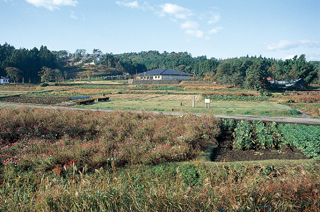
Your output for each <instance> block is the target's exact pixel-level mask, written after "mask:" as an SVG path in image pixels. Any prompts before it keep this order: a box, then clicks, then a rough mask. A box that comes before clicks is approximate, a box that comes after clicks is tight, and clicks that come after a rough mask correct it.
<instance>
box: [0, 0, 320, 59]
mask: <svg viewBox="0 0 320 212" xmlns="http://www.w3.org/2000/svg"><path fill="white" fill-rule="evenodd" d="M319 11H320V0H228V1H225V0H202V1H195V0H175V1H173V0H167V1H166V0H141V1H140V0H90V1H89V0H0V19H1V20H2V21H1V22H0V44H4V43H5V42H7V43H8V44H10V45H13V46H14V47H16V48H20V47H21V48H27V49H31V48H33V47H37V48H39V47H40V46H41V45H45V46H47V47H48V48H49V49H50V50H67V51H69V52H70V53H73V52H75V51H76V49H86V50H87V52H88V53H91V52H92V50H93V49H94V48H97V49H100V50H101V51H102V52H103V53H111V52H112V53H114V54H118V53H125V52H140V51H149V50H157V51H159V52H163V51H167V52H172V51H174V52H185V51H187V52H189V53H191V54H192V56H194V57H195V56H201V55H206V56H207V57H208V58H211V57H215V58H218V59H219V58H222V59H225V58H231V57H241V56H246V55H247V54H248V55H249V56H254V55H256V56H259V55H262V56H263V57H272V58H277V59H286V58H290V57H292V56H293V55H300V54H306V57H307V59H308V60H320V12H319Z"/></svg>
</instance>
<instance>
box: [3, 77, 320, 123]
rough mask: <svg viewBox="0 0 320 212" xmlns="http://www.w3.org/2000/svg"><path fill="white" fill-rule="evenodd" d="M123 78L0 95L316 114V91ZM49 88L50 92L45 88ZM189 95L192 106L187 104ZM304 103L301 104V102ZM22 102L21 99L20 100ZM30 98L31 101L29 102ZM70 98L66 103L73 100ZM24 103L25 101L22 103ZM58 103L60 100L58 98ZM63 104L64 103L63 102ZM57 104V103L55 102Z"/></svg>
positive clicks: (121, 105)
mask: <svg viewBox="0 0 320 212" xmlns="http://www.w3.org/2000/svg"><path fill="white" fill-rule="evenodd" d="M125 83H126V81H125V80H120V81H117V80H113V81H111V80H98V81H95V80H92V81H91V82H88V81H87V80H82V81H79V80H77V81H75V82H72V81H66V82H64V83H49V86H47V87H40V86H38V87H37V85H28V87H26V86H24V85H22V84H20V85H14V86H13V85H12V86H1V87H0V97H1V96H2V97H5V96H10V95H14V94H22V96H27V97H38V98H43V97H45V98H58V97H66V98H67V97H71V96H91V97H92V98H97V97H101V96H104V95H105V96H109V97H110V101H109V102H106V103H95V104H93V105H87V106H81V107H86V108H101V109H118V110H146V111H160V112H161V111H166V112H169V111H174V112H183V113H189V112H191V113H212V114H239V115H261V116H293V117H299V115H300V113H299V112H298V111H297V110H296V109H295V108H297V109H302V110H304V111H306V112H308V113H310V114H311V115H312V116H313V117H319V105H318V104H319V103H317V102H310V101H318V99H319V97H318V96H319V95H318V93H316V91H311V92H282V93H281V92H277V93H274V94H271V95H270V96H260V93H259V92H257V91H251V90H245V89H241V88H236V87H234V86H226V85H217V84H214V83H208V84H206V83H207V82H200V81H199V82H191V81H190V82H186V81H185V82H181V83H180V84H177V85H126V84H125ZM48 90H52V92H48ZM192 96H195V97H196V107H195V108H192V107H191V104H192V103H191V99H192ZM204 98H210V99H211V106H210V109H205V108H204ZM3 101H5V100H3ZM306 101H308V103H306V104H307V105H306V106H305V107H304V106H302V104H304V103H301V102H306ZM24 102H25V101H24ZM32 103H33V102H31V104H32ZM74 103H75V101H74V102H70V104H74ZM26 104H27V103H26ZM60 104H61V102H60ZM63 104H65V103H63ZM58 105H59V104H58Z"/></svg>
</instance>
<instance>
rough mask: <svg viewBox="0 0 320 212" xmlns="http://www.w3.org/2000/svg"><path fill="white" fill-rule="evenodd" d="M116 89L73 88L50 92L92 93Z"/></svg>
mask: <svg viewBox="0 0 320 212" xmlns="http://www.w3.org/2000/svg"><path fill="white" fill-rule="evenodd" d="M115 90H117V89H75V90H68V91H55V92H52V93H54V94H74V93H76V94H92V93H102V92H110V91H115Z"/></svg>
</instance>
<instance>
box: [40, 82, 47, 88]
mask: <svg viewBox="0 0 320 212" xmlns="http://www.w3.org/2000/svg"><path fill="white" fill-rule="evenodd" d="M39 86H40V87H47V86H49V84H48V83H46V82H43V83H41V84H40V85H39Z"/></svg>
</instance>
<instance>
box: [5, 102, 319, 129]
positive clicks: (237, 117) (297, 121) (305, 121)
mask: <svg viewBox="0 0 320 212" xmlns="http://www.w3.org/2000/svg"><path fill="white" fill-rule="evenodd" d="M0 107H30V108H46V109H55V110H56V109H60V110H66V109H67V110H83V111H84V110H90V111H100V112H113V111H114V110H106V109H86V108H72V107H59V106H36V105H19V104H8V103H0ZM130 112H133V113H143V111H130ZM147 112H148V113H152V114H163V115H171V116H183V115H187V114H186V113H179V112H158V111H147ZM194 115H196V116H203V115H210V114H201V113H196V114H194ZM213 116H214V117H217V118H224V119H235V120H249V121H254V120H256V121H258V120H261V121H264V122H277V123H283V124H305V125H320V119H313V118H293V117H271V116H246V115H221V114H213Z"/></svg>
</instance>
